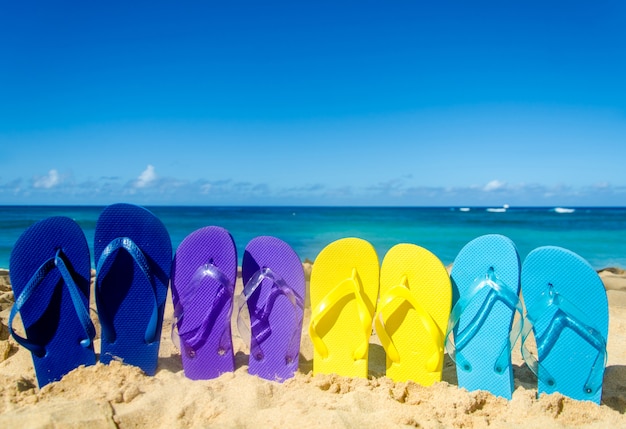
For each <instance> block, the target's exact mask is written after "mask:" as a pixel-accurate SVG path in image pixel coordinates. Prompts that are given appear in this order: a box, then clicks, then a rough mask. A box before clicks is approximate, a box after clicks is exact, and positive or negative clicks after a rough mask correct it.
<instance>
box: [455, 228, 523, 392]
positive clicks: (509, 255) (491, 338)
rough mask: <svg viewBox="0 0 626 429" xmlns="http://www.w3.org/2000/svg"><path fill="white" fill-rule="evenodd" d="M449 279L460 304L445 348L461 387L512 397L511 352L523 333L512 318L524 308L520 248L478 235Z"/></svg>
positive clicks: (463, 251)
mask: <svg viewBox="0 0 626 429" xmlns="http://www.w3.org/2000/svg"><path fill="white" fill-rule="evenodd" d="M450 277H451V280H452V288H453V294H454V302H455V305H454V307H453V309H452V312H451V314H450V320H449V323H448V331H447V334H446V350H447V351H448V355H449V356H450V357H451V358H452V359H453V360H454V361H455V362H456V369H457V378H458V384H459V387H463V388H465V389H467V390H469V391H473V390H487V391H489V392H491V393H493V394H494V395H496V396H501V397H504V398H507V399H511V396H512V393H513V371H512V365H511V350H512V347H513V345H514V344H515V341H516V339H517V337H518V336H519V332H520V327H519V326H518V325H516V326H513V317H514V315H515V312H519V313H520V315H521V312H522V307H521V303H520V300H519V288H520V282H519V278H520V259H519V255H518V253H517V249H516V248H515V245H514V244H513V242H512V241H511V240H510V239H508V238H507V237H504V236H502V235H497V234H490V235H483V236H481V237H478V238H476V239H474V240H472V241H470V242H469V243H468V244H466V245H465V247H463V249H461V251H460V252H459V254H458V255H457V257H456V259H455V261H454V265H453V266H452V271H451V273H450Z"/></svg>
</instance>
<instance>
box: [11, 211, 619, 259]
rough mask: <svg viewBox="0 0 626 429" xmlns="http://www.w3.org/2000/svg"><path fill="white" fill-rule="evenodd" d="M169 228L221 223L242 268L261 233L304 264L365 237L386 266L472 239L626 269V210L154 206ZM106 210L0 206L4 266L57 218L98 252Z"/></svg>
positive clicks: (446, 251) (442, 253) (443, 252)
mask: <svg viewBox="0 0 626 429" xmlns="http://www.w3.org/2000/svg"><path fill="white" fill-rule="evenodd" d="M147 208H148V209H149V210H151V211H152V212H153V213H154V214H155V215H156V216H157V217H159V218H160V219H161V221H162V222H163V223H164V224H165V226H166V227H167V229H168V231H169V233H170V236H171V239H172V246H173V249H174V250H176V247H177V246H178V245H179V244H180V243H181V241H182V240H183V239H184V238H185V237H186V236H187V235H188V234H190V233H191V232H193V231H195V230H196V229H198V228H202V227H204V226H209V225H216V226H221V227H223V228H226V229H227V230H229V231H230V233H231V234H232V235H233V238H234V239H235V243H236V245H237V252H238V255H239V262H240V263H241V258H242V255H243V251H244V248H245V246H246V244H247V243H248V242H249V241H250V240H251V239H252V238H254V237H256V236H259V235H272V236H275V237H278V238H280V239H282V240H284V241H286V242H287V243H289V244H290V245H291V246H292V247H293V249H294V250H295V251H296V253H297V254H298V255H299V256H300V259H302V260H303V261H304V260H306V259H309V260H311V261H313V260H315V257H316V256H317V254H318V253H319V252H320V251H321V250H322V249H323V248H324V246H326V245H327V244H329V243H330V242H332V241H334V240H337V239H340V238H343V237H360V238H363V239H365V240H368V241H369V242H370V243H372V245H373V246H374V247H375V249H376V251H377V252H378V255H379V257H380V260H381V262H382V258H383V257H384V255H385V253H386V252H387V250H389V249H390V248H391V247H392V246H394V245H395V244H398V243H414V244H417V245H419V246H422V247H425V248H426V249H428V250H430V251H431V252H433V253H434V254H435V255H436V256H438V257H439V259H441V261H442V262H443V263H444V264H445V265H448V264H450V263H452V262H453V261H454V258H455V257H456V255H457V253H458V252H459V251H460V250H461V248H462V247H463V246H464V245H465V244H466V243H467V242H468V241H470V240H472V239H474V238H476V237H478V236H480V235H483V234H503V235H506V236H508V237H509V238H510V239H511V240H513V242H514V243H515V244H516V246H517V249H518V251H519V254H520V257H521V258H522V259H523V258H524V257H525V256H526V255H527V254H528V253H529V252H530V251H532V250H533V249H534V248H536V247H539V246H545V245H554V246H561V247H565V248H567V249H569V250H571V251H573V252H576V253H578V254H579V255H580V256H582V257H583V258H585V259H586V260H587V261H589V263H590V264H591V265H592V266H593V267H594V268H595V269H602V268H606V267H618V268H626V207H621V208H595V207H594V208H583V207H577V208H575V209H567V210H563V209H556V210H555V208H551V207H543V208H538V207H532V208H528V207H526V208H524V207H509V208H497V209H496V210H494V209H489V208H486V207H471V208H460V207H416V208H406V207H190V206H185V207H147ZM102 209H103V207H96V206H0V267H2V268H10V267H9V259H10V254H11V249H12V247H13V245H14V243H15V241H16V240H17V239H18V237H19V236H20V234H21V233H22V232H23V231H24V230H25V229H26V228H28V226H30V225H32V224H33V223H34V222H36V221H38V220H41V219H44V218H46V217H49V216H67V217H70V218H73V219H74V220H75V221H76V222H77V223H78V224H79V225H80V226H81V227H82V228H83V231H84V232H85V235H86V237H87V240H88V242H89V244H90V246H91V249H92V259H93V239H94V230H95V227H96V221H97V219H98V216H99V214H100V212H101V211H102Z"/></svg>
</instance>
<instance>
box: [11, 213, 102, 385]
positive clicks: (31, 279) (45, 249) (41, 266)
mask: <svg viewBox="0 0 626 429" xmlns="http://www.w3.org/2000/svg"><path fill="white" fill-rule="evenodd" d="M9 268H10V270H9V272H10V276H11V285H12V287H13V292H14V295H15V304H14V305H13V308H12V309H11V314H10V315H9V329H10V331H11V335H12V336H13V338H14V339H15V340H16V341H17V342H18V343H19V344H21V345H22V346H24V347H25V348H26V349H28V350H30V352H31V354H32V357H33V364H34V367H35V373H36V375H37V383H38V384H39V387H43V386H45V385H46V384H48V383H50V382H53V381H58V380H60V379H61V378H62V377H63V376H64V375H65V374H67V373H68V372H70V371H71V370H73V369H75V368H77V367H78V366H80V365H93V364H95V363H96V355H95V352H94V348H93V338H94V336H95V334H96V331H95V329H94V326H93V324H92V323H91V319H90V318H89V284H90V277H91V262H90V256H89V246H88V245H87V240H86V239H85V235H84V234H83V231H82V230H81V229H80V226H78V224H76V222H74V221H73V220H72V219H70V218H67V217H60V216H59V217H51V218H48V219H44V220H42V221H39V222H37V223H36V224H34V225H32V226H31V227H30V228H28V229H27V230H26V231H24V233H23V234H22V235H21V236H20V238H19V239H18V240H17V242H16V243H15V246H14V247H13V250H12V252H11V259H10V262H9ZM18 313H19V314H20V316H21V318H22V324H23V325H24V329H25V331H26V338H23V337H21V336H20V335H18V334H17V333H16V332H15V330H14V329H13V320H14V318H15V316H16V315H17V314H18Z"/></svg>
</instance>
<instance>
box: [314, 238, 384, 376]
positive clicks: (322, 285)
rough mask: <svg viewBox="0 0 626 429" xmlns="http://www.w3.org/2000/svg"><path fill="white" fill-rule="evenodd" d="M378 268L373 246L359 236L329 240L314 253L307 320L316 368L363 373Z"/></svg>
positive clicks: (319, 371)
mask: <svg viewBox="0 0 626 429" xmlns="http://www.w3.org/2000/svg"><path fill="white" fill-rule="evenodd" d="M379 271H380V269H379V265H378V255H377V254H376V251H375V250H374V247H373V246H372V245H371V244H370V243H368V242H367V241H365V240H362V239H359V238H343V239H341V240H337V241H335V242H333V243H330V244H329V245H328V246H326V247H325V248H324V249H322V251H321V252H320V254H319V255H318V256H317V258H316V259H315V263H314V264H313V269H312V272H311V286H310V289H311V292H310V295H311V309H312V310H311V323H310V325H309V335H310V337H311V341H312V342H313V373H314V374H333V373H334V374H338V375H342V376H346V377H361V378H367V368H368V358H369V341H370V336H371V334H372V318H373V316H374V312H375V310H376V300H377V299H378V280H379V279H378V275H379Z"/></svg>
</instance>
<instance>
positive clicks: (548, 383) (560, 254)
mask: <svg viewBox="0 0 626 429" xmlns="http://www.w3.org/2000/svg"><path fill="white" fill-rule="evenodd" d="M522 294H523V296H524V303H525V305H526V317H525V318H524V329H523V331H522V356H523V357H524V360H525V361H526V363H527V365H528V366H529V368H530V369H531V370H532V371H533V372H534V373H535V374H536V375H537V378H538V386H537V393H538V394H541V393H553V392H559V393H561V394H563V395H566V396H569V397H571V398H574V399H578V400H586V401H592V402H595V403H598V404H599V403H600V399H601V397H602V381H603V377H604V369H605V366H606V341H607V338H608V331H609V309H608V301H607V296H606V290H605V289H604V285H603V283H602V280H601V279H600V277H599V276H598V274H597V273H596V272H595V270H594V269H593V268H592V267H591V266H590V265H589V264H588V263H587V261H585V260H584V259H583V258H581V257H580V256H578V255H577V254H575V253H573V252H571V251H569V250H566V249H563V248H560V247H554V246H546V247H540V248H538V249H535V250H533V251H532V252H530V253H529V254H528V256H527V257H526V259H525V260H524V264H523V267H522ZM531 331H532V333H533V336H534V339H535V345H536V347H537V348H536V353H537V356H536V357H535V356H534V355H533V353H531V351H530V350H529V348H528V345H529V342H528V341H527V340H528V339H529V337H530V334H531Z"/></svg>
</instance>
